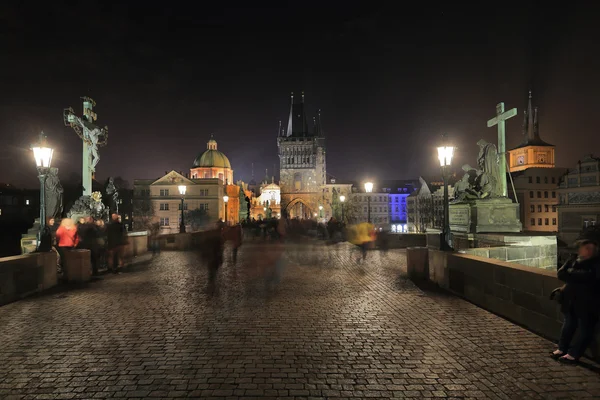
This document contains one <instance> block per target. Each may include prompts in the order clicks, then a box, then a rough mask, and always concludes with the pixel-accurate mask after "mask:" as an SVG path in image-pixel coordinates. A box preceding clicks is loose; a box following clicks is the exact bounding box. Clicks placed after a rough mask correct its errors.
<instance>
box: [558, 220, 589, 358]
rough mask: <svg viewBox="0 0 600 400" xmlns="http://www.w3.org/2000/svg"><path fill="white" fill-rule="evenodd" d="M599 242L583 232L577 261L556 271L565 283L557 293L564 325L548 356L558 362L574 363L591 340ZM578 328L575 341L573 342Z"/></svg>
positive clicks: (568, 262) (578, 243) (578, 242)
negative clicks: (556, 344) (555, 347)
mask: <svg viewBox="0 0 600 400" xmlns="http://www.w3.org/2000/svg"><path fill="white" fill-rule="evenodd" d="M599 239H600V237H599V236H598V235H597V234H595V233H594V232H589V233H584V234H583V235H582V237H581V238H580V240H578V241H577V243H576V245H577V258H576V259H571V260H569V261H567V262H566V263H565V265H563V266H562V267H561V268H560V269H559V270H558V274H557V275H558V279H560V280H561V281H563V282H565V283H566V284H565V286H564V287H563V288H562V290H561V311H562V312H563V314H564V324H563V327H562V331H561V334H560V340H559V342H558V349H557V350H555V351H554V352H553V353H552V357H553V358H556V359H558V360H559V361H561V362H565V363H576V362H577V361H578V360H579V358H580V357H581V356H583V354H584V353H585V350H586V349H587V347H588V346H589V344H590V343H591V341H592V339H593V338H594V328H595V327H596V323H597V322H598V314H599V311H600V256H599V245H600V240H599ZM578 329H579V331H580V332H579V337H578V340H577V341H576V342H575V343H573V338H574V337H575V332H576V331H577V330H578Z"/></svg>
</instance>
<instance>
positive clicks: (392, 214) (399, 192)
mask: <svg viewBox="0 0 600 400" xmlns="http://www.w3.org/2000/svg"><path fill="white" fill-rule="evenodd" d="M417 185H418V181H417V180H403V181H385V182H382V184H381V186H382V192H384V193H387V194H388V200H389V205H388V209H389V221H390V226H389V228H390V231H391V232H394V233H403V232H408V213H407V202H406V199H407V198H408V196H409V195H410V194H411V193H413V192H414V191H415V190H416V188H417Z"/></svg>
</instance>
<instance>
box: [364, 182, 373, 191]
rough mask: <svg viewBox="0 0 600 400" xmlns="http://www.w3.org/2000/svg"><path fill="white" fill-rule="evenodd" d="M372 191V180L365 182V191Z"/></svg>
mask: <svg viewBox="0 0 600 400" xmlns="http://www.w3.org/2000/svg"><path fill="white" fill-rule="evenodd" d="M372 191H373V182H365V192H367V193H371V192H372Z"/></svg>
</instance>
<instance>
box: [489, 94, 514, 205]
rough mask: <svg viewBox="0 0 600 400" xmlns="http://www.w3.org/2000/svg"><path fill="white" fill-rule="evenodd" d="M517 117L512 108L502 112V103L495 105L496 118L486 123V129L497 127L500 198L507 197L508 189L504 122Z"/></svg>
mask: <svg viewBox="0 0 600 400" xmlns="http://www.w3.org/2000/svg"><path fill="white" fill-rule="evenodd" d="M515 115H517V109H516V108H512V109H510V110H508V111H506V112H505V111H504V103H498V105H496V116H495V117H494V118H492V119H490V120H489V121H488V122H487V126H488V128H491V127H492V126H494V125H498V157H499V159H498V165H499V167H500V168H499V174H498V175H500V176H499V179H500V184H501V185H502V197H508V187H507V184H506V130H505V125H506V120H507V119H509V118H512V117H514V116H515Z"/></svg>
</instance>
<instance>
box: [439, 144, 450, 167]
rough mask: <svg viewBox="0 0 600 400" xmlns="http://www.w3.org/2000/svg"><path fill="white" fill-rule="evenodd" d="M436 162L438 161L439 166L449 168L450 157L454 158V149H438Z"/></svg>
mask: <svg viewBox="0 0 600 400" xmlns="http://www.w3.org/2000/svg"><path fill="white" fill-rule="evenodd" d="M437 150H438V160H440V166H442V167H449V166H450V164H452V157H453V156H454V147H452V146H442V147H438V148H437Z"/></svg>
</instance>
